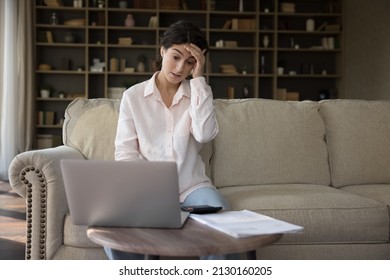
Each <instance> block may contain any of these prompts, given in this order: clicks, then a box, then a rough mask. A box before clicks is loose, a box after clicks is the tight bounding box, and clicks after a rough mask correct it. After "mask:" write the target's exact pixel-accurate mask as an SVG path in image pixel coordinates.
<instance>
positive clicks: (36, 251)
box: [9, 146, 84, 259]
mask: <svg viewBox="0 0 390 280" xmlns="http://www.w3.org/2000/svg"><path fill="white" fill-rule="evenodd" d="M65 158H72V159H84V156H83V155H82V154H81V153H80V152H79V151H78V150H76V149H74V148H71V147H69V146H58V147H55V148H50V149H42V150H34V151H28V152H24V153H21V154H19V155H17V156H16V157H15V158H14V159H13V161H12V162H11V164H10V167H9V181H10V185H11V187H12V188H13V189H14V190H15V191H16V192H17V193H18V194H19V195H20V196H22V197H24V198H25V199H26V219H27V223H26V225H27V234H26V237H27V238H26V259H52V257H53V256H54V254H55V253H56V251H57V250H58V248H59V247H60V246H61V245H62V243H63V232H64V231H63V227H64V217H65V214H66V213H67V212H69V209H68V203H67V200H66V195H65V189H64V183H63V180H62V175H61V169H60V160H61V159H65Z"/></svg>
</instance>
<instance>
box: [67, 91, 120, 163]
mask: <svg viewBox="0 0 390 280" xmlns="http://www.w3.org/2000/svg"><path fill="white" fill-rule="evenodd" d="M119 105H120V100H118V99H103V98H101V99H81V98H78V99H76V100H74V101H73V102H71V103H70V104H69V105H68V107H67V108H66V110H65V122H64V125H63V132H62V135H63V142H64V144H65V145H67V146H71V147H73V148H76V149H78V150H79V151H80V152H81V153H82V154H83V155H84V156H85V158H87V159H103V160H113V159H114V150H115V147H114V140H115V135H116V127H117V123H118V114H119Z"/></svg>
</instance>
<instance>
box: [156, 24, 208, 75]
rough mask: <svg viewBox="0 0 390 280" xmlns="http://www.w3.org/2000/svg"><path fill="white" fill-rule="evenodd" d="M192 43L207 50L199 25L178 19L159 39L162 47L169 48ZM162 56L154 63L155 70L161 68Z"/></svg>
mask: <svg viewBox="0 0 390 280" xmlns="http://www.w3.org/2000/svg"><path fill="white" fill-rule="evenodd" d="M187 43H192V44H194V45H196V46H198V47H199V48H200V49H201V50H206V51H205V53H204V54H205V55H206V53H207V52H208V50H209V45H208V43H207V40H206V37H205V35H204V34H203V32H202V31H201V30H200V28H199V27H197V26H196V25H194V24H192V23H191V22H189V21H186V20H179V21H177V22H175V23H174V24H172V25H170V26H169V28H168V29H167V30H166V31H165V32H164V34H163V36H162V37H161V39H160V44H161V46H162V47H163V48H165V49H169V48H170V47H172V45H180V44H187ZM161 64H162V57H159V58H158V59H157V61H156V63H155V67H156V70H161Z"/></svg>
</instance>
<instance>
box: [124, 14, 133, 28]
mask: <svg viewBox="0 0 390 280" xmlns="http://www.w3.org/2000/svg"><path fill="white" fill-rule="evenodd" d="M134 25H135V21H134V17H133V15H132V14H128V15H127V16H126V19H125V26H127V27H134Z"/></svg>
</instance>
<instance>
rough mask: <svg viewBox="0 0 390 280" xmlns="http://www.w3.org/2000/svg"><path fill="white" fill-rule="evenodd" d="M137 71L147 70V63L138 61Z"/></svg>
mask: <svg viewBox="0 0 390 280" xmlns="http://www.w3.org/2000/svg"><path fill="white" fill-rule="evenodd" d="M137 72H145V63H143V62H138V65H137Z"/></svg>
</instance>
